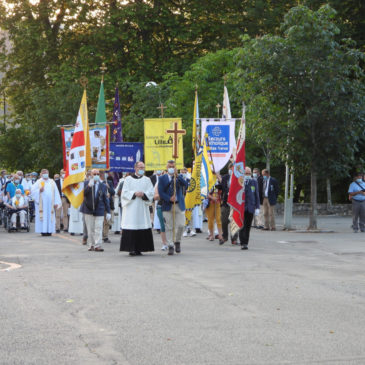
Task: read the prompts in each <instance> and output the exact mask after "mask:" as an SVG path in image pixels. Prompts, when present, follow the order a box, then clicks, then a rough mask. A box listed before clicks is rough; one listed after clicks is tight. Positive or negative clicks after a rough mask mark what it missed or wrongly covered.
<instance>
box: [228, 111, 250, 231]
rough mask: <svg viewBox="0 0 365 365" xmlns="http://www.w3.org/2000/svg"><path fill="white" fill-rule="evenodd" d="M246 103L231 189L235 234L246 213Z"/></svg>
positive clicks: (230, 196)
mask: <svg viewBox="0 0 365 365" xmlns="http://www.w3.org/2000/svg"><path fill="white" fill-rule="evenodd" d="M245 123H246V121H245V105H243V109H242V119H241V126H240V130H239V133H238V142H237V148H236V158H235V161H234V170H233V174H232V180H231V187H230V189H229V195H228V204H229V205H230V206H231V207H232V211H231V215H232V217H231V218H232V219H231V232H232V235H234V234H235V233H236V232H238V231H239V230H240V229H241V228H242V226H243V218H244V214H245V182H244V175H245V164H246V156H245V134H246V130H245Z"/></svg>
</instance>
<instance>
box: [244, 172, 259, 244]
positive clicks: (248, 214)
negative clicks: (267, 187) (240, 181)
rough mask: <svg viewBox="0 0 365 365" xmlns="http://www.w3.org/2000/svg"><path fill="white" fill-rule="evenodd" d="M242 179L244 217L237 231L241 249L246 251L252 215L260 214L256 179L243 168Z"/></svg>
mask: <svg viewBox="0 0 365 365" xmlns="http://www.w3.org/2000/svg"><path fill="white" fill-rule="evenodd" d="M244 179H245V180H244V184H245V215H244V219H243V227H242V228H241V230H240V231H239V237H240V242H241V249H242V250H247V248H248V247H247V246H248V241H249V239H250V230H251V224H252V220H253V217H254V214H255V215H256V216H257V215H258V214H259V212H260V195H259V187H258V184H257V181H256V179H253V178H252V177H251V169H250V168H249V167H246V168H245V176H244Z"/></svg>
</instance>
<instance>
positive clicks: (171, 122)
mask: <svg viewBox="0 0 365 365" xmlns="http://www.w3.org/2000/svg"><path fill="white" fill-rule="evenodd" d="M175 123H177V128H176V136H177V138H178V156H179V157H178V158H177V159H176V167H177V168H178V169H181V168H183V167H184V152H183V137H182V134H181V133H180V132H179V130H181V126H182V122H181V118H156V119H145V120H144V156H145V165H146V170H147V171H155V170H163V169H165V168H166V163H167V161H169V160H171V158H172V157H171V156H172V155H173V148H174V135H173V134H174V133H173V132H170V134H169V133H166V131H167V130H171V131H173V130H174V129H175V128H174V127H175ZM171 133H172V134H171Z"/></svg>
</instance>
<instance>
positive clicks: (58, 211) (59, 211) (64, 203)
mask: <svg viewBox="0 0 365 365" xmlns="http://www.w3.org/2000/svg"><path fill="white" fill-rule="evenodd" d="M61 200H62V206H61V208H59V209H56V230H59V229H60V228H61V215H63V217H62V224H63V229H68V208H70V204H69V203H67V200H66V198H65V197H64V196H63V197H62V198H61Z"/></svg>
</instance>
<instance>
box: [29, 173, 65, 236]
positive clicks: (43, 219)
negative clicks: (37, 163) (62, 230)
mask: <svg viewBox="0 0 365 365" xmlns="http://www.w3.org/2000/svg"><path fill="white" fill-rule="evenodd" d="M32 197H33V199H34V202H35V232H36V233H41V234H42V236H51V235H52V233H54V232H55V231H56V213H55V212H56V209H58V208H59V207H61V205H62V203H61V198H60V193H59V191H58V188H57V185H56V183H55V182H54V181H53V180H52V179H50V178H49V172H48V170H46V169H43V170H42V171H41V178H40V179H39V180H38V181H37V182H36V183H35V184H33V186H32Z"/></svg>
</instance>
